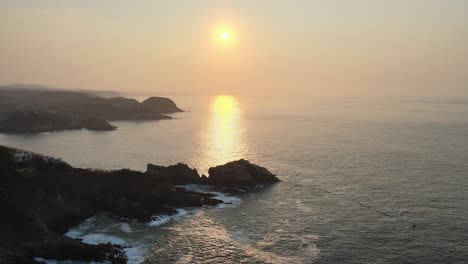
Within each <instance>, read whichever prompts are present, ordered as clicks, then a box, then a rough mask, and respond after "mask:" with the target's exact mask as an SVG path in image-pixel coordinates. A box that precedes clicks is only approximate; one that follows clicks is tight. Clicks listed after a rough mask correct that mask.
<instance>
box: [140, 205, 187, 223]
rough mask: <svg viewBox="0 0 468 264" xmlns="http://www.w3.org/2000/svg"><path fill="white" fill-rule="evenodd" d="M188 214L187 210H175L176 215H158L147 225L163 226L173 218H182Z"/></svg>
mask: <svg viewBox="0 0 468 264" xmlns="http://www.w3.org/2000/svg"><path fill="white" fill-rule="evenodd" d="M188 213H189V212H188V211H187V210H184V209H177V213H175V214H173V215H158V216H154V217H153V219H152V220H151V222H150V223H149V225H150V226H160V225H163V224H165V223H167V222H169V221H171V220H173V219H175V218H178V217H182V216H184V215H186V214H188Z"/></svg>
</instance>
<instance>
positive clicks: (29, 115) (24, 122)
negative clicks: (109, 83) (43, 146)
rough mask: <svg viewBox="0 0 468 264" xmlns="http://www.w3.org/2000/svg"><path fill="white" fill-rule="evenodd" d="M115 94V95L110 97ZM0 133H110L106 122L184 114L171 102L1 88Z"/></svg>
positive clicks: (167, 100)
mask: <svg viewBox="0 0 468 264" xmlns="http://www.w3.org/2000/svg"><path fill="white" fill-rule="evenodd" d="M110 95H114V94H110ZM0 105H1V106H2V107H1V109H0V133H10V134H19V133H42V132H53V131H60V130H75V129H83V128H84V129H88V130H93V131H112V130H115V129H117V127H115V126H113V125H111V124H109V121H119V120H165V119H172V117H170V116H168V115H166V114H171V113H177V112H183V110H181V109H180V108H179V107H178V106H177V105H176V104H175V103H174V102H173V101H172V100H171V99H169V98H165V97H150V98H148V99H146V100H145V101H143V102H141V103H140V102H138V101H137V100H135V99H130V98H125V97H111V98H104V97H99V96H95V95H94V94H90V93H85V92H80V91H65V90H44V89H30V88H28V89H26V88H25V89H16V88H11V87H10V86H6V87H0Z"/></svg>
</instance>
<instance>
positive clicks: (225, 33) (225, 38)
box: [220, 31, 229, 40]
mask: <svg viewBox="0 0 468 264" xmlns="http://www.w3.org/2000/svg"><path fill="white" fill-rule="evenodd" d="M220 37H221V38H222V39H223V40H227V39H229V33H228V32H227V31H224V32H223V33H221V35H220Z"/></svg>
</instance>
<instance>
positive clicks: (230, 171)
mask: <svg viewBox="0 0 468 264" xmlns="http://www.w3.org/2000/svg"><path fill="white" fill-rule="evenodd" d="M208 174H209V177H208V184H212V185H219V186H254V185H258V184H269V183H275V182H278V181H279V179H278V177H276V176H275V175H274V174H272V173H271V172H269V171H268V170H267V169H266V168H264V167H261V166H258V165H255V164H252V163H250V162H249V161H247V160H244V159H241V160H238V161H232V162H229V163H226V164H224V165H219V166H216V167H212V168H210V169H209V170H208Z"/></svg>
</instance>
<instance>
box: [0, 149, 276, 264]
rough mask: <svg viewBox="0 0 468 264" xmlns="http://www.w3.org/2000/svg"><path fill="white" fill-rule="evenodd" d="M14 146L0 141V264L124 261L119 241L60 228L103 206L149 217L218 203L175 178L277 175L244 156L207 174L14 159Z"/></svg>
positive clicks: (179, 168) (214, 181)
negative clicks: (92, 241) (89, 238)
mask: <svg viewBox="0 0 468 264" xmlns="http://www.w3.org/2000/svg"><path fill="white" fill-rule="evenodd" d="M17 152H18V150H16V149H12V148H8V147H2V146H0V210H1V211H2V215H3V216H2V217H1V218H0V236H1V237H0V263H31V262H34V257H40V258H44V259H57V260H70V259H72V260H78V261H97V262H102V261H108V262H111V263H126V260H127V258H126V255H125V254H124V251H123V250H122V248H121V247H120V246H117V245H111V244H100V245H88V244H84V243H82V242H81V241H80V240H76V239H71V238H68V237H64V236H62V234H64V233H65V232H66V231H67V230H68V229H69V228H71V227H73V226H76V225H77V224H79V223H80V222H82V221H84V220H86V219H87V218H89V217H91V216H93V215H96V214H98V213H103V212H109V213H112V214H114V215H116V216H119V217H123V218H126V219H135V220H138V221H140V222H148V221H150V220H151V219H152V217H153V216H155V215H158V214H173V213H175V209H176V208H179V207H201V206H204V205H217V204H219V203H222V202H223V201H221V200H217V199H214V198H213V197H214V195H213V194H209V193H198V192H193V191H186V190H185V189H184V188H178V187H175V186H174V185H183V184H193V183H197V184H210V185H221V186H234V185H236V186H252V185H256V184H265V183H274V182H277V181H279V180H278V178H277V177H276V176H274V175H273V174H271V173H270V172H269V171H268V170H267V169H265V168H263V167H260V166H257V165H254V164H251V163H249V162H248V161H246V160H239V161H235V162H230V163H227V164H226V165H221V166H217V167H214V168H211V169H210V170H209V171H210V176H209V177H200V175H199V174H198V172H197V170H196V169H192V168H190V167H188V166H187V165H185V164H177V165H172V166H167V167H165V166H157V165H152V164H148V170H147V171H146V172H139V171H133V170H128V169H121V170H114V171H103V170H92V169H81V168H74V167H72V166H70V165H69V164H67V163H65V162H61V161H57V162H47V159H44V157H43V156H41V155H38V154H33V157H32V159H30V160H28V161H26V162H22V163H17V162H16V161H15V159H14V155H15V153H17ZM246 175H247V176H246ZM212 177H213V178H212ZM231 178H232V179H231Z"/></svg>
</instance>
